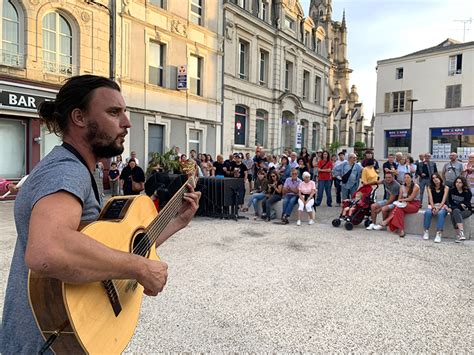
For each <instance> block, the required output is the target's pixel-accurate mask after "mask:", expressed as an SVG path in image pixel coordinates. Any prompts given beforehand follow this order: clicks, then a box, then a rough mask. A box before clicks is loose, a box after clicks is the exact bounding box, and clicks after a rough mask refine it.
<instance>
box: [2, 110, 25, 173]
mask: <svg viewBox="0 0 474 355" xmlns="http://www.w3.org/2000/svg"><path fill="white" fill-rule="evenodd" d="M27 127H28V123H27V122H26V121H24V120H13V119H2V120H0V142H2V144H0V154H1V156H2V157H7V156H8V157H12V156H13V157H16V159H0V176H2V177H4V178H7V179H11V178H19V177H22V176H23V175H25V173H26V162H27V161H28V159H27V157H28V152H27V149H26V147H27V145H26V143H27V139H26V135H27Z"/></svg>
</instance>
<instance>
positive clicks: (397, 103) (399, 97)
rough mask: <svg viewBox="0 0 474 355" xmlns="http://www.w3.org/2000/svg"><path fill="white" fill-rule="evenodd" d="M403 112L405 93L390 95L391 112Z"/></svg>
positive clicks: (399, 92)
mask: <svg viewBox="0 0 474 355" xmlns="http://www.w3.org/2000/svg"><path fill="white" fill-rule="evenodd" d="M403 111H405V91H398V92H394V93H392V112H403Z"/></svg>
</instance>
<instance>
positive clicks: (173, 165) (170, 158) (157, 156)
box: [146, 147, 181, 176]
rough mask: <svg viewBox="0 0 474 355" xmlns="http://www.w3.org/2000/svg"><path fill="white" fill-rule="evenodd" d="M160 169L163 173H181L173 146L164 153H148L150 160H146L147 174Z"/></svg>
mask: <svg viewBox="0 0 474 355" xmlns="http://www.w3.org/2000/svg"><path fill="white" fill-rule="evenodd" d="M157 169H158V171H161V172H165V173H181V165H180V164H179V160H178V158H177V156H176V149H175V147H173V148H171V149H170V150H169V151H167V152H165V153H157V152H152V153H150V160H149V162H148V168H147V171H146V173H147V175H148V176H149V175H151V174H152V173H153V172H154V171H157Z"/></svg>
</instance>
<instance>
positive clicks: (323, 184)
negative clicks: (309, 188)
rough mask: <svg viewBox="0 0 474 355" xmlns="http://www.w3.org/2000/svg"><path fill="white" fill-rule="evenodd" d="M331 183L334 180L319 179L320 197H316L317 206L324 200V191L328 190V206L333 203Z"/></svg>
mask: <svg viewBox="0 0 474 355" xmlns="http://www.w3.org/2000/svg"><path fill="white" fill-rule="evenodd" d="M331 184H332V180H319V181H318V197H317V199H316V203H315V205H316V206H319V205H320V204H321V201H322V200H323V192H324V191H325V192H326V204H327V205H328V206H331V205H332V196H331Z"/></svg>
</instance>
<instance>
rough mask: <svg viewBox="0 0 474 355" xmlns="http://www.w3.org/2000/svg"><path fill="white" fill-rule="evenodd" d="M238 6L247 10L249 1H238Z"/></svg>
mask: <svg viewBox="0 0 474 355" xmlns="http://www.w3.org/2000/svg"><path fill="white" fill-rule="evenodd" d="M238 5H239V6H240V7H241V8H243V9H245V10H247V0H238Z"/></svg>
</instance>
